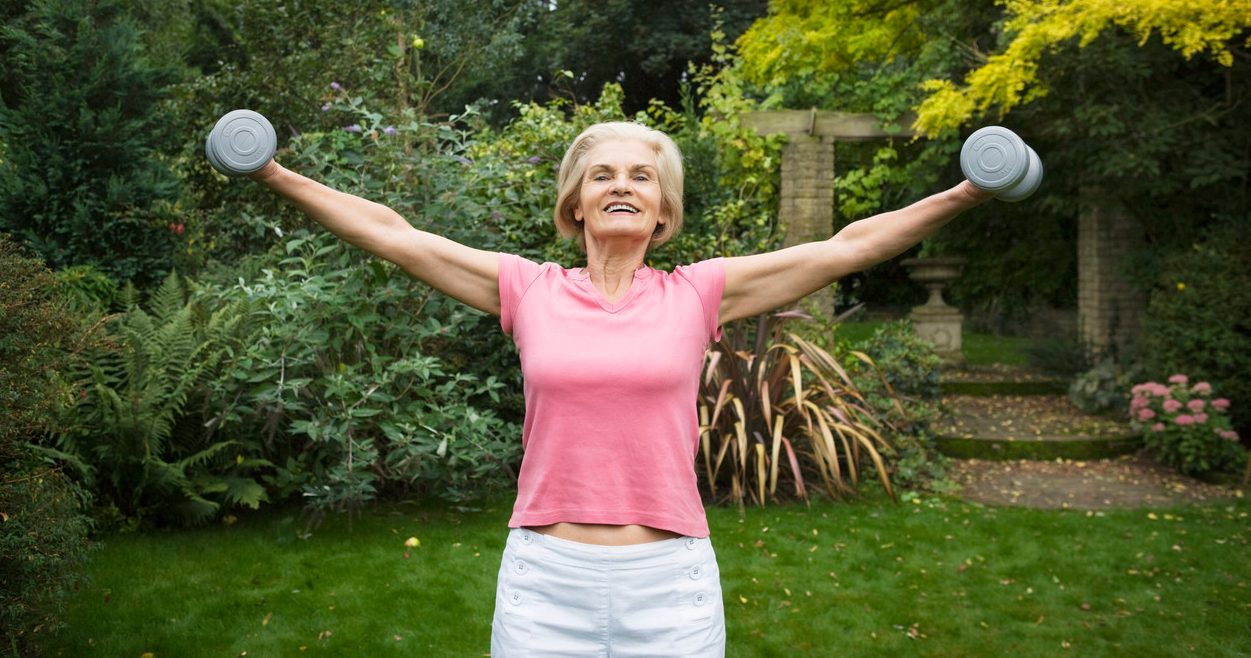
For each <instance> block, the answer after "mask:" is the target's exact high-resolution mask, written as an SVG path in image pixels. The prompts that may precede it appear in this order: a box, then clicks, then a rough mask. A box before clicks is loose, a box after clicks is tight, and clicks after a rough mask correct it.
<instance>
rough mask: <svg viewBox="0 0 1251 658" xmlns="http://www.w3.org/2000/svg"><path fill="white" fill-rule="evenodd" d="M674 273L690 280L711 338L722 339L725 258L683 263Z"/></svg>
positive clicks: (714, 339)
mask: <svg viewBox="0 0 1251 658" xmlns="http://www.w3.org/2000/svg"><path fill="white" fill-rule="evenodd" d="M674 273H675V274H677V275H678V276H681V277H682V278H683V279H686V280H687V281H688V282H690V284H691V286H693V287H694V288H695V293H696V294H698V295H699V300H700V304H701V306H702V307H703V311H704V322H705V328H706V329H707V332H708V338H709V340H713V341H718V340H721V296H722V294H724V293H725V259H724V258H712V259H709V260H702V261H700V262H698V263H694V264H692V265H681V266H678V267H677V268H675V269H674Z"/></svg>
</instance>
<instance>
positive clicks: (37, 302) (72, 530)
mask: <svg viewBox="0 0 1251 658" xmlns="http://www.w3.org/2000/svg"><path fill="white" fill-rule="evenodd" d="M82 333H83V332H82V330H80V328H79V322H78V320H77V318H75V317H74V316H73V315H72V314H71V313H70V312H68V311H67V309H66V306H65V304H64V303H63V301H62V300H61V298H60V296H59V295H58V294H57V286H56V280H55V279H54V278H53V275H52V273H51V272H50V271H48V269H47V268H46V267H45V266H44V264H43V262H42V261H40V260H39V259H37V258H34V257H32V256H31V255H30V254H29V252H28V251H27V250H25V249H22V248H21V247H19V246H18V244H17V243H15V242H14V241H13V239H12V238H11V237H9V236H8V235H7V234H4V233H0V633H2V634H3V635H4V637H5V638H12V640H11V642H12V648H13V649H14V650H19V649H21V650H24V649H25V648H26V646H27V644H28V638H29V634H30V633H31V632H33V630H34V629H36V628H41V627H42V628H47V629H51V628H56V627H57V626H58V625H59V623H60V622H59V617H58V613H59V611H60V606H61V603H62V602H63V601H64V599H65V598H66V597H68V596H69V595H70V593H71V592H72V591H73V590H74V588H75V587H76V586H77V585H78V584H79V583H81V582H82V580H83V575H82V570H81V566H82V562H83V560H84V558H85V556H86V552H87V531H88V526H89V524H88V521H87V517H86V515H85V514H84V513H83V507H84V505H85V500H86V498H87V496H86V493H85V492H84V491H83V490H81V489H80V488H78V487H77V486H76V485H75V484H74V483H73V482H72V481H70V480H69V479H68V478H66V477H65V476H64V475H63V474H62V473H60V472H58V471H56V470H54V469H51V468H49V467H48V466H47V464H44V463H41V461H40V460H39V459H38V458H37V456H36V454H35V453H34V452H33V451H32V450H31V444H32V443H37V442H42V441H43V439H44V437H45V436H46V435H47V434H48V433H49V432H51V431H52V430H53V429H54V426H55V421H56V416H57V412H58V410H59V409H60V408H61V407H62V406H63V405H65V404H67V403H68V397H69V396H68V395H67V390H66V387H65V386H64V385H63V384H62V380H61V377H62V374H63V373H64V372H65V370H66V369H67V368H68V366H69V362H70V358H71V354H72V351H73V350H74V349H75V348H76V347H77V346H78V344H79V342H80V341H81V340H82ZM8 648H10V647H6V649H8Z"/></svg>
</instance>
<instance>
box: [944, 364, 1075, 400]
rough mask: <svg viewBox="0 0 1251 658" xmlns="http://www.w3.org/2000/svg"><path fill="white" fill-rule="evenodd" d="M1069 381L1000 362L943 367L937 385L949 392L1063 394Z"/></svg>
mask: <svg viewBox="0 0 1251 658" xmlns="http://www.w3.org/2000/svg"><path fill="white" fill-rule="evenodd" d="M1068 385H1069V383H1068V381H1067V380H1064V379H1057V378H1055V377H1052V376H1051V375H1048V374H1046V373H1043V372H1039V371H1037V370H1033V369H1031V368H1024V367H1020V366H1008V365H1002V364H993V365H980V366H964V367H960V368H951V367H949V368H945V369H944V370H943V371H942V372H941V373H940V375H939V387H940V389H941V390H942V392H943V393H946V394H952V395H1063V394H1064V393H1066V392H1067V391H1068Z"/></svg>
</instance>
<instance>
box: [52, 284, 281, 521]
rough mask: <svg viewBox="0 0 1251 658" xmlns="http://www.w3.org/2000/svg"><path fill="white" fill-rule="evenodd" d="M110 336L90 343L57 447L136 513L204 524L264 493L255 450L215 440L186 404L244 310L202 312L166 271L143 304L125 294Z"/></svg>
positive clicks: (221, 354) (230, 341) (108, 501)
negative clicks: (100, 342)
mask: <svg viewBox="0 0 1251 658" xmlns="http://www.w3.org/2000/svg"><path fill="white" fill-rule="evenodd" d="M127 297H129V301H128V302H127V305H126V311H125V313H123V314H121V315H120V316H118V317H117V318H116V319H115V320H114V321H113V322H112V323H111V325H110V327H109V330H110V336H111V337H110V339H109V340H108V341H107V342H106V343H105V344H103V345H102V346H100V347H97V348H95V349H92V350H89V351H88V353H87V354H88V363H87V364H86V365H85V366H84V367H83V368H82V371H81V372H79V373H78V381H79V384H78V385H79V386H80V387H81V388H80V391H79V395H78V398H77V401H76V404H75V405H74V407H73V409H72V411H71V414H70V417H69V418H67V423H68V426H67V428H66V430H65V432H64V433H63V434H62V435H61V436H60V438H59V442H58V450H57V451H49V454H51V455H53V456H56V457H59V458H61V459H64V460H66V461H67V462H68V463H69V464H71V465H73V466H75V467H76V468H77V469H78V470H79V472H80V475H81V476H82V477H83V479H84V481H85V482H86V483H87V485H88V486H89V487H91V488H92V489H93V490H94V491H96V492H97V494H98V495H99V499H100V500H99V502H100V503H101V504H104V505H111V506H114V507H115V508H116V509H117V510H118V511H119V512H120V513H121V514H122V515H124V516H126V517H129V518H131V519H134V520H143V519H146V518H149V517H155V518H177V519H179V520H181V521H184V522H192V523H194V522H202V521H204V520H206V519H208V518H209V517H211V516H212V515H213V514H215V513H216V512H217V511H218V510H219V509H220V508H221V506H222V504H226V505H246V506H248V507H252V508H255V507H257V506H258V505H259V504H260V503H261V502H262V501H264V500H265V499H266V496H265V492H264V490H263V489H262V488H261V487H260V485H259V484H258V483H257V482H256V480H255V478H254V477H253V473H254V472H255V471H257V470H259V469H263V468H265V467H268V466H269V463H268V462H266V461H265V460H263V459H259V458H257V457H256V456H255V448H254V447H250V446H248V445H245V444H240V443H238V442H235V441H229V440H227V441H213V440H211V439H212V437H211V436H206V435H205V433H204V432H203V431H202V429H201V428H200V427H199V426H200V423H199V422H195V416H194V415H193V414H192V413H191V410H190V409H188V406H189V403H191V402H192V398H193V396H195V395H196V393H197V391H198V389H197V387H198V386H199V385H201V384H202V383H203V382H205V381H206V380H207V379H208V378H209V377H211V376H212V375H213V374H214V373H215V371H216V369H217V368H218V366H219V365H220V364H221V363H222V360H223V359H224V358H226V357H227V356H228V355H230V354H231V353H232V352H233V350H235V349H236V348H237V345H238V344H239V343H240V339H241V337H242V334H243V331H244V329H245V326H246V325H245V319H246V316H247V312H248V308H247V306H246V305H245V304H231V305H226V306H223V307H221V308H218V309H216V310H214V311H211V312H210V311H208V310H206V309H205V308H203V307H202V306H200V305H198V304H195V303H193V302H190V301H188V300H187V293H186V291H185V289H184V286H183V284H182V282H181V280H180V279H179V278H178V277H177V276H176V275H174V274H170V275H169V276H168V277H167V278H166V280H165V282H164V283H163V284H162V285H161V287H160V288H159V289H157V290H156V292H155V293H154V294H153V296H152V299H151V300H150V302H149V310H146V311H145V310H144V309H142V308H140V307H139V305H138V304H137V303H136V302H135V301H134V297H135V293H134V291H133V289H131V290H130V291H129V292H128V293H127Z"/></svg>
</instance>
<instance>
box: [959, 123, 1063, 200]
mask: <svg viewBox="0 0 1251 658" xmlns="http://www.w3.org/2000/svg"><path fill="white" fill-rule="evenodd" d="M960 169H961V170H963V171H964V177H965V178H967V179H969V182H971V183H973V184H974V185H976V186H977V187H979V188H981V189H983V190H986V191H987V192H991V193H993V194H994V195H995V198H997V199H999V200H1001V201H1020V200H1022V199H1025V198H1026V197H1028V196H1029V195H1031V194H1033V193H1034V191H1035V190H1037V189H1038V186H1039V185H1041V184H1042V179H1043V166H1042V160H1041V159H1039V157H1038V154H1037V153H1035V152H1034V149H1032V148H1030V147H1029V145H1027V144H1026V143H1025V141H1024V140H1022V139H1021V138H1020V137H1017V135H1016V133H1014V132H1012V131H1011V130H1008V129H1007V128H1004V127H1002V126H986V127H985V128H981V129H979V130H977V131H976V132H974V133H973V134H972V135H969V138H968V139H966V140H964V146H963V147H962V148H961V149H960Z"/></svg>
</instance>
